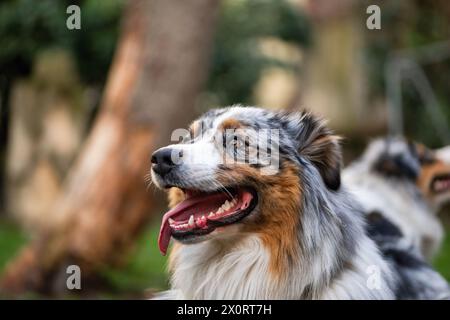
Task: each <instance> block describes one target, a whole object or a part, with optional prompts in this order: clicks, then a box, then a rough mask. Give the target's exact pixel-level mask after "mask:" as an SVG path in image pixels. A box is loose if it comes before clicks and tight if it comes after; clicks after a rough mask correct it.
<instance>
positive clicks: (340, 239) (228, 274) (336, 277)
mask: <svg viewBox="0 0 450 320" xmlns="http://www.w3.org/2000/svg"><path fill="white" fill-rule="evenodd" d="M311 177H312V176H311ZM304 181H306V183H307V184H310V186H311V188H310V189H309V190H311V191H310V193H309V194H307V195H305V197H304V198H305V199H308V201H304V203H303V208H302V211H303V212H302V219H301V222H300V226H299V232H298V239H297V241H296V243H297V245H298V247H299V250H298V251H299V252H301V254H300V257H298V258H295V259H290V264H289V265H287V266H286V268H284V272H283V273H282V274H273V272H271V270H270V267H269V266H270V261H271V259H273V257H271V256H270V251H269V250H267V248H266V247H265V246H264V244H263V242H262V241H261V239H260V238H259V237H258V235H257V234H248V235H246V236H243V235H242V234H240V235H239V236H231V237H230V238H228V239H213V240H208V241H204V242H201V243H198V244H191V245H180V244H177V245H176V247H175V248H174V250H173V252H172V255H171V273H172V278H171V284H172V289H174V290H176V291H172V293H175V292H176V297H177V298H187V299H305V298H306V299H352V298H355V299H381V298H384V299H386V298H393V294H392V291H391V289H390V288H389V281H393V279H392V276H391V272H390V269H389V267H388V265H387V264H386V262H385V261H384V260H383V259H382V258H381V256H380V254H379V252H378V249H377V248H376V246H375V244H374V243H373V242H372V240H370V239H369V238H368V237H367V236H366V235H365V233H364V231H363V222H362V221H361V220H360V218H359V217H358V215H357V214H358V211H357V210H355V208H354V207H353V205H351V204H350V203H349V200H347V199H348V197H347V196H346V195H345V192H343V191H339V192H328V191H320V190H325V188H323V187H320V185H321V182H320V181H314V179H312V178H311V179H308V178H306V179H304ZM314 185H317V186H319V187H316V188H314ZM305 189H306V190H308V188H305ZM332 200H334V201H332ZM321 219H325V220H326V221H325V220H323V221H321ZM370 268H377V269H376V270H377V271H379V274H380V278H379V279H377V281H378V286H376V287H375V288H373V287H370V285H368V283H369V281H370V276H371V273H370V272H371V271H370V270H371V269H370ZM171 297H174V296H171Z"/></svg>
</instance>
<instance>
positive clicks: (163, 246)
mask: <svg viewBox="0 0 450 320" xmlns="http://www.w3.org/2000/svg"><path fill="white" fill-rule="evenodd" d="M226 199H228V197H227V195H226V194H224V193H213V194H211V195H204V194H202V195H196V196H192V197H189V198H188V199H186V200H184V201H183V202H181V203H179V204H178V205H177V206H176V207H175V208H173V209H171V210H170V211H168V212H167V213H166V214H165V215H164V216H163V218H162V223H161V229H160V230H159V237H158V245H159V251H161V253H162V254H163V255H166V252H167V247H168V246H169V242H170V237H171V236H172V232H171V228H170V226H169V218H176V216H178V215H180V214H182V213H183V212H185V211H187V210H189V209H192V208H193V207H197V206H200V204H205V203H218V204H219V205H220V204H221V203H222V202H223V201H225V200H226Z"/></svg>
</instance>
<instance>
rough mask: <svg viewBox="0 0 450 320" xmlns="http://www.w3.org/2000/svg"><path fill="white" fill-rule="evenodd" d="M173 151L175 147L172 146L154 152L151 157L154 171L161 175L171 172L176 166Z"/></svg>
mask: <svg viewBox="0 0 450 320" xmlns="http://www.w3.org/2000/svg"><path fill="white" fill-rule="evenodd" d="M172 153H173V149H170V148H162V149H159V150H156V151H155V152H154V153H153V154H152V159H151V161H152V169H153V171H155V172H156V173H157V174H159V175H161V176H163V175H165V174H167V173H169V171H170V170H172V168H173V167H175V166H176V164H175V163H174V161H173V159H172Z"/></svg>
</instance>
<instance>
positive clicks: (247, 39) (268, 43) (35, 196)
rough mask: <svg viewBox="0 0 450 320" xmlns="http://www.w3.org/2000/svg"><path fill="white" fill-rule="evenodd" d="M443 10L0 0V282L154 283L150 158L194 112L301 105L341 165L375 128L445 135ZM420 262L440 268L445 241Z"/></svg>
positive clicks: (449, 101) (447, 94)
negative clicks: (322, 124)
mask: <svg viewBox="0 0 450 320" xmlns="http://www.w3.org/2000/svg"><path fill="white" fill-rule="evenodd" d="M71 4H76V5H78V6H79V8H80V10H81V29H74V30H69V29H68V28H67V27H66V20H67V19H68V17H69V16H70V14H68V13H67V12H66V9H67V7H68V6H69V5H71ZM372 4H376V5H378V6H379V8H380V9H381V10H380V13H381V29H374V30H370V29H369V28H368V27H367V25H366V20H367V19H368V18H369V16H370V15H371V14H370V13H367V12H366V10H367V8H368V6H370V5H372ZM449 21H450V2H448V1H445V0H431V1H427V2H424V1H420V0H410V1H400V0H397V1H375V0H373V1H357V0H340V1H337V0H336V1H329V0H221V1H219V0H186V1H174V0H148V1H145V0H129V1H125V0H107V1H100V0H79V1H69V0H40V1H33V0H2V1H1V2H0V140H1V144H0V177H1V179H0V279H1V280H0V282H1V283H2V286H3V288H4V289H5V290H4V291H3V292H2V293H1V294H0V296H1V295H3V296H6V297H23V298H42V297H56V298H67V297H73V298H143V297H148V296H150V295H151V292H153V291H157V290H161V289H165V288H166V287H167V285H168V284H167V273H166V271H165V268H166V262H167V261H166V257H163V256H161V255H160V253H159V251H158V249H157V234H158V231H159V223H160V218H161V215H162V213H163V212H164V208H165V207H166V203H165V196H164V194H163V193H161V192H159V191H156V190H155V189H154V188H153V187H151V186H150V187H149V186H148V176H147V173H148V170H149V162H150V161H149V156H150V154H151V152H152V150H154V149H155V148H157V147H158V146H161V145H163V144H166V143H168V142H169V138H170V133H171V132H172V130H173V129H175V128H180V127H185V126H186V125H187V124H188V123H189V122H190V121H192V120H193V119H194V118H195V117H197V116H198V115H199V114H201V113H202V112H204V111H206V110H208V109H209V108H212V107H217V106H226V105H230V104H234V103H242V104H249V105H259V106H264V107H266V108H269V109H292V110H293V109H298V108H307V109H309V110H311V111H313V112H314V113H316V114H319V115H322V116H324V117H325V118H327V119H329V125H330V126H331V127H332V128H334V129H335V130H336V131H337V132H338V133H339V134H341V135H343V136H345V137H346V139H345V142H344V152H345V161H346V163H348V162H349V161H351V160H352V159H354V158H355V157H356V156H358V155H359V154H360V152H361V151H362V150H363V149H364V147H365V145H366V144H367V142H368V141H370V139H372V138H374V137H377V136H380V135H386V134H387V133H388V132H391V133H402V134H404V135H406V136H407V137H409V138H412V139H415V140H417V141H420V142H422V143H425V144H426V145H427V146H429V147H432V148H435V147H441V146H444V145H448V144H450V135H449V130H448V127H449V124H450V28H449ZM448 211H449V210H448V209H446V210H444V212H442V213H441V216H442V219H443V220H444V221H447V222H445V223H446V225H447V226H450V224H448V221H449V220H450V219H449V214H448ZM447 229H449V228H448V227H447ZM71 264H76V265H79V266H80V268H81V272H82V286H83V287H82V290H80V291H77V290H73V291H68V290H67V288H66V278H67V274H66V268H67V266H68V265H71ZM434 264H435V266H436V268H437V269H438V270H439V271H440V272H441V273H442V274H443V275H444V276H445V277H446V278H447V279H448V280H450V238H449V237H447V239H446V241H445V244H444V247H443V248H442V250H441V253H440V255H439V256H438V257H437V258H436V260H435V261H434Z"/></svg>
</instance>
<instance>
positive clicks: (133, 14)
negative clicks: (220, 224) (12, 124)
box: [0, 0, 218, 294]
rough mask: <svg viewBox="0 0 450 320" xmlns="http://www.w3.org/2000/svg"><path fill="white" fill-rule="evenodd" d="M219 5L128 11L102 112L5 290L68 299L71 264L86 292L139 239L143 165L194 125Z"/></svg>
mask: <svg viewBox="0 0 450 320" xmlns="http://www.w3.org/2000/svg"><path fill="white" fill-rule="evenodd" d="M217 6H218V1H211V0H192V1H176V2H175V1H166V0H152V1H143V0H135V1H132V2H130V4H129V6H128V8H127V10H126V12H125V20H124V24H123V29H122V35H121V38H120V40H119V43H118V49H117V52H116V56H115V58H114V62H113V65H112V68H111V72H110V75H109V78H108V83H107V87H106V90H105V93H104V100H103V102H102V108H101V112H100V113H99V115H98V118H97V119H96V122H95V124H94V127H93V129H92V131H91V133H90V136H89V137H88V139H87V141H86V143H85V145H84V148H83V150H82V152H81V154H80V156H79V158H78V159H77V161H76V163H75V165H74V166H73V168H72V170H71V172H70V173H69V175H68V178H67V180H66V184H65V189H64V190H63V194H62V196H61V197H60V199H59V200H58V201H57V203H56V205H55V207H54V210H52V214H53V215H52V217H53V221H52V223H51V224H49V226H48V228H47V229H46V230H45V232H43V233H42V234H41V235H40V236H38V237H37V238H36V239H35V240H34V241H32V242H31V243H30V244H29V245H28V246H27V247H25V248H24V249H23V250H22V252H20V254H19V255H18V257H16V258H15V259H14V260H13V261H12V262H10V264H9V266H8V267H7V269H6V272H5V274H4V275H3V277H2V280H1V284H0V288H1V289H2V290H3V291H5V292H6V293H9V294H20V293H23V292H25V291H39V292H44V293H63V292H66V290H67V288H66V278H67V276H68V275H67V274H66V270H67V267H68V266H69V265H72V264H76V265H78V266H80V268H81V275H82V283H84V285H83V286H82V287H83V289H85V288H86V285H87V283H86V281H87V280H86V279H90V278H91V279H92V278H94V279H95V272H96V271H97V270H98V269H99V268H100V267H102V266H103V265H105V264H108V263H111V262H114V261H115V260H116V259H117V258H118V257H120V256H121V255H122V254H123V252H124V251H125V250H126V248H128V247H129V245H130V244H131V243H132V242H133V241H134V240H135V239H136V236H137V235H138V234H139V232H140V231H141V230H142V229H143V227H144V226H145V224H146V222H147V220H148V218H149V216H150V213H151V208H152V204H154V201H153V200H151V199H150V196H151V193H150V192H147V191H146V185H145V181H144V176H145V174H146V173H147V172H148V169H149V156H150V154H151V152H152V150H153V149H154V148H155V147H157V146H159V145H161V144H162V143H164V142H165V141H168V137H170V133H171V131H172V130H173V129H174V128H177V127H180V126H184V125H186V124H187V123H188V122H189V121H190V120H191V119H192V118H193V117H194V110H195V109H194V107H195V100H196V98H197V95H198V93H199V92H200V90H201V88H202V84H203V82H204V80H205V75H206V71H207V66H208V63H207V61H208V60H209V59H208V57H209V49H210V46H211V42H212V41H211V40H212V35H213V26H214V22H215V17H216V11H217ZM155 245H156V244H155Z"/></svg>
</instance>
